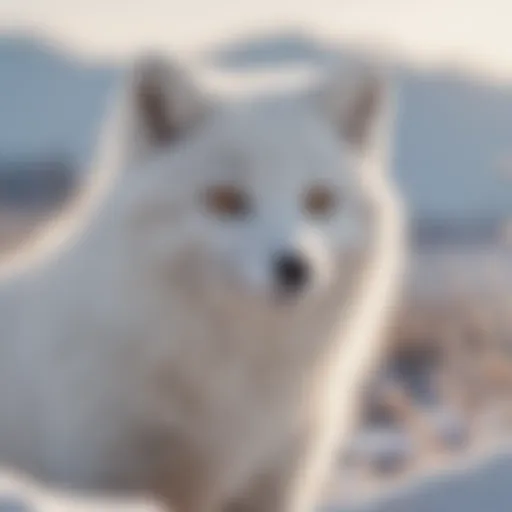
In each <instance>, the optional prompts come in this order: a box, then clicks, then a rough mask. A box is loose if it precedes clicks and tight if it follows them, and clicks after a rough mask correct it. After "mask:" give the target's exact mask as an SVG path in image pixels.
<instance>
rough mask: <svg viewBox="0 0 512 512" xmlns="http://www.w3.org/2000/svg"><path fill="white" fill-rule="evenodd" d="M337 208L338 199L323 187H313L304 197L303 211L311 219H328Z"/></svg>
mask: <svg viewBox="0 0 512 512" xmlns="http://www.w3.org/2000/svg"><path fill="white" fill-rule="evenodd" d="M338 206H339V198H338V197H337V196H336V194H334V192H332V191H331V190H329V188H327V187H325V186H320V185H317V186H314V187H311V188H310V189H309V190H307V191H306V194H305V195H304V203H303V208H304V211H305V212H306V213H307V214H308V215H311V216H313V217H328V216H329V215H331V214H332V213H333V212H334V211H335V210H336V208H337V207H338Z"/></svg>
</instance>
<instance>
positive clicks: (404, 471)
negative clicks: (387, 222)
mask: <svg viewBox="0 0 512 512" xmlns="http://www.w3.org/2000/svg"><path fill="white" fill-rule="evenodd" d="M511 19H512V3H510V1H509V0H429V1H427V0H315V1H310V0H295V1H294V2H291V1H287V0H272V1H270V0H260V1H258V2H255V1H254V0H237V1H234V0H217V1H216V2H210V1H209V0H188V1H187V2H178V1H176V0H145V1H144V2H142V1H140V0H131V1H130V2H126V1H122V0H88V1H87V2H78V1H77V0H1V1H0V251H1V252H2V253H7V252H9V251H12V250H17V249H19V247H20V246H21V245H22V243H23V241H24V240H25V239H26V238H27V237H28V236H31V235H33V234H37V232H38V230H41V229H44V226H45V225H46V223H47V222H48V221H49V220H50V219H51V217H52V216H53V215H55V214H56V213H57V212H58V211H59V209H60V208H62V207H63V205H65V204H66V201H67V200H68V199H69V198H70V197H71V195H72V194H73V192H74V191H75V190H77V189H78V188H79V187H80V185H81V182H82V179H83V177H84V175H85V173H87V170H88V164H89V162H90V159H91V157H92V155H93V151H94V147H95V143H96V140H97V138H98V135H99V128H100V126H101V123H102V121H103V117H104V115H105V113H106V107H107V105H108V103H109V100H110V99H111V95H112V93H113V92H114V91H115V90H116V85H118V83H119V80H120V78H121V76H122V72H123V70H124V69H125V67H126V65H127V63H128V62H129V60H130V58H131V56H133V54H134V53H135V52H139V51H140V50H141V49H143V48H152V47H156V48H160V49H165V50H167V51H169V52H170V53H172V54H175V55H177V56H178V57H179V58H181V59H182V60H184V61H185V63H187V64H188V65H189V66H191V67H192V68H193V69H194V70H195V72H196V73H197V74H198V75H199V76H200V78H201V79H202V80H203V81H204V82H206V84H207V85H208V86H210V87H212V88H214V89H215V90H216V91H218V92H219V93H226V94H231V95H232V94H237V95H239V94H241V95H243V94H249V93H253V92H254V91H255V90H258V89H265V88H268V87H295V86H297V85H302V84H303V83H304V82H305V81H307V80H308V79H309V78H311V77H312V76H314V75H315V73H317V72H318V71H320V70H321V69H322V68H323V67H324V66H326V65H328V64H330V63H331V62H332V61H333V60H335V59H338V58H343V57H346V56H350V57H352V56H354V55H356V56H357V55H358V54H360V53H366V52H371V53H373V54H376V55H378V56H379V57H380V58H382V59H384V60H386V61H387V62H388V63H389V64H390V65H391V66H392V67H393V68H394V71H395V76H396V82H397V88H398V112H397V122H396V145H395V152H394V172H395V178H396V180H397V181H398V183H399V186H400V188H401V190H402V192H403V194H404V196H405V198H406V203H407V207H408V210H409V214H410V218H411V244H412V261H411V273H410V277H409V281H408V287H407V291H406V294H407V295H406V300H405V303H404V307H403V308H402V309H401V310H400V311H399V313H398V315H397V318H396V321H395V323H394V325H393V328H392V330H391V332H390V335H389V339H388V347H389V348H388V359H387V361H386V364H385V365H384V367H383V368H382V371H381V372H380V373H379V374H378V375H375V377H374V379H373V381H372V382H371V383H370V385H369V386H368V390H367V393H366V405H365V408H364V415H363V418H362V420H361V424H360V427H359V429H358V432H357V434H356V436H355V438H354V440H353V443H352V444H351V446H349V447H348V449H347V450H346V451H345V452H343V453H340V456H339V467H338V472H337V473H336V474H335V475H334V478H333V483H332V493H330V494H329V496H328V497H327V502H328V503H329V504H332V510H334V511H349V510H350V511H353V510H360V509H361V507H363V508H364V507H369V508H368V510H370V509H371V510H374V511H376V512H377V511H379V512H385V511H388V510H393V511H395V512H396V511H397V510H399V511H403V512H408V511H411V512H412V511H414V512H434V511H436V512H442V511H443V510H450V511H451V512H453V511H454V510H455V511H457V510H464V511H471V512H472V511H475V512H477V511H480V510H483V509H486V510H488V511H489V512H502V511H503V512H505V511H509V510H510V507H511V504H512V485H511V484H512V457H510V458H509V457H508V455H507V452H509V450H508V446H507V445H508V444H509V441H510V436H511V433H512V310H511V307H510V306H511V305H512V260H511V256H512V247H511V245H510V244H511V243H512V30H510V23H511V21H510V20H511ZM493 454H496V455H493ZM6 482H7V483H5V485H4V484H2V486H0V491H2V490H3V489H4V487H5V492H6V494H5V496H6V498H5V499H4V500H3V501H2V499H3V498H2V497H1V496H0V512H4V511H14V510H22V508H12V507H16V506H18V505H19V506H20V507H22V506H26V507H30V506H33V507H34V509H33V510H45V511H46V510H48V511H49V512H50V511H52V512H53V511H55V510H57V508H56V507H57V505H56V504H55V503H54V502H53V501H51V502H50V501H44V500H43V501H41V500H42V498H41V500H39V498H37V499H35V496H36V493H35V491H34V492H32V491H26V490H24V491H22V490H20V491H19V492H17V491H16V490H13V489H16V485H17V484H16V482H13V481H11V480H7V481H6ZM13 493H14V494H13ZM31 493H32V494H31ZM19 495H22V496H21V498H20V500H21V501H20V500H18V496H19ZM12 496H14V501H13V499H12ZM17 500H18V501H17ZM38 500H39V501H38ZM32 502H33V503H32ZM43 502H44V504H42V503H43ZM29 503H32V505H29ZM50 503H51V504H50ZM9 507H11V508H9ZM62 507H63V508H58V510H78V509H75V508H73V507H75V505H73V507H72V506H71V505H69V503H68V504H67V505H62ZM98 507H99V508H98ZM29 509H30V508H27V510H29ZM93 509H95V510H98V509H101V510H104V509H105V510H106V508H104V507H103V506H99V505H96V506H94V507H93ZM23 510H24V509H23ZM30 510H32V509H30ZM80 510H81V509H80ZM88 510H90V509H88ZM123 510H124V509H123ZM330 510H331V509H330ZM365 510H366V509H365Z"/></svg>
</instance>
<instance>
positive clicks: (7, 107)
mask: <svg viewBox="0 0 512 512" xmlns="http://www.w3.org/2000/svg"><path fill="white" fill-rule="evenodd" d="M117 76H118V70H117V69H116V68H115V67H110V66H106V65H100V64H90V63H88V62H85V61H84V60H81V59H79V58H78V57H76V56H74V55H71V54H68V53H67V52H66V51H65V50H64V49H63V48H61V47H57V46H55V45H52V44H51V43H49V42H48V41H43V40H38V39H34V38H32V37H30V36H24V35H23V34H14V35H5V36H4V37H2V38H0V161H2V162H4V161H9V160H15V159H17V158H18V157H19V158H21V159H22V160H25V159H26V158H27V155H28V156H30V157H38V156H41V155H42V156H43V157H45V156H46V155H48V154H61V153H65V154H67V155H69V156H70V157H71V158H72V159H73V160H74V164H75V163H76V164H77V165H78V166H81V165H82V164H85V162H86V161H87V159H88V157H89V155H90V153H91V145H92V143H93V134H94V132H95V131H96V128H97V125H98V122H99V121H100V118H101V114H102V112H103V111H104V108H105V100H106V99H107V94H106V93H107V92H108V91H109V90H110V89H111V87H112V86H113V85H114V84H115V82H116V77H117Z"/></svg>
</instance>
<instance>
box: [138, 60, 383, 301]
mask: <svg viewBox="0 0 512 512" xmlns="http://www.w3.org/2000/svg"><path fill="white" fill-rule="evenodd" d="M162 66H163V64H162V63H155V62H152V65H151V66H148V65H147V64H146V67H143V68H142V69H144V71H145V72H144V73H143V74H141V75H140V76H139V82H138V85H139V87H140V89H139V90H138V94H139V96H138V97H136V99H137V98H138V100H139V107H140V108H141V111H140V117H138V118H136V119H138V122H139V126H138V127H137V128H136V132H135V133H136V136H137V137H138V139H137V141H136V144H135V143H134V144H132V146H133V148H135V147H136V148H138V149H137V150H136V151H137V153H136V158H135V159H134V160H135V161H136V164H135V165H134V167H135V168H136V170H134V171H133V172H136V173H140V172H142V173H143V174H144V173H155V174H156V175H158V179H157V180H155V183H157V184H158V185H157V186H158V191H157V192H156V193H155V191H152V192H151V194H152V198H151V201H152V203H151V207H150V208H149V210H150V211H153V212H154V211H156V212H159V213H158V214H157V215H149V216H148V219H149V220H148V221H147V222H145V224H144V228H143V229H144V240H146V242H148V243H147V248H148V250H150V251H153V250H154V251H157V252H158V255H157V258H156V259H157V260H159V261H162V262H164V265H165V264H166V261H169V262H170V261H171V260H172V269H173V272H174V273H175V274H177V275H176V276H175V277H176V278H177V279H178V280H179V279H181V280H182V282H186V283H187V286H188V287H189V288H190V289H194V290H195V292H196V293H199V294H201V295H202V296H204V297H210V296H211V297H212V298H213V300H215V301H220V302H222V301H224V300H228V301H229V303H230V304H239V305H242V304H245V303H247V301H259V302H262V303H265V304H267V305H268V306H269V307H279V306H280V305H283V304H287V305H290V304H298V303H302V304H303V303H305V302H307V301H309V300H314V299H315V298H319V297H322V296H325V294H327V293H329V291H330V290H332V289H333V287H335V286H343V285H344V283H346V282H347V281H349V280H350V278H351V277H352V276H353V274H354V273H355V272H356V271H357V270H356V269H357V266H358V264H361V263H362V262H363V261H364V258H365V255H366V254H367V253H368V250H369V246H370V245H371V243H372V240H373V236H374V232H375V223H376V222H378V207H379V205H378V201H379V199H378V187H377V186H376V183H378V182H379V179H378V178H377V177H376V176H375V174H377V173H378V172H380V170H375V169H370V168H369V167H370V166H369V165H368V161H369V160H371V159H370V158H369V157H368V156H367V154H366V147H365V145H366V144H369V141H370V139H371V138H372V135H373V133H372V129H371V128H372V126H373V125H374V122H375V119H376V117H377V113H378V110H379V108H380V94H381V92H382V91H381V90H380V85H381V84H380V83H379V82H377V81H371V79H374V77H373V76H371V77H370V76H369V77H361V79H363V78H366V80H368V81H367V82H361V83H359V86H358V87H360V95H358V94H354V91H351V90H348V89H347V90H345V91H341V92H340V94H344V95H345V97H343V98H341V100H340V102H339V103H338V104H336V102H334V103H333V99H332V98H323V99H324V100H325V101H324V102H323V103H322V101H320V100H321V99H322V98H319V97H316V96H315V97H313V96H311V97H309V96H308V97H307V98H306V97H304V98H298V97H297V98H295V97H294V98H274V99H261V100H257V101H253V102H250V103H247V104H243V103H242V104H236V105H231V106H222V107H219V108H215V109H210V110H203V111H202V112H203V115H199V112H200V108H199V105H200V104H201V103H200V102H197V103H195V106H196V110H195V113H194V115H192V111H193V110H194V109H193V108H192V103H190V105H189V108H190V111H189V115H190V117H189V119H190V120H191V121H190V123H191V124H190V125H189V126H187V128H188V130H186V129H183V131H182V132H180V129H179V128H178V126H179V123H178V124H177V125H176V126H175V125H173V124H172V122H171V119H170V118H169V117H166V116H167V114H166V112H168V111H169V102H170V101H171V99H170V96H169V94H170V93H169V91H171V90H172V83H171V82H172V80H171V78H170V75H169V73H170V71H169V70H168V69H167V68H166V67H165V66H164V67H163V68H162ZM164 71H166V73H168V75H166V73H165V72H164ZM165 76H167V79H168V80H169V82H165V81H163V78H164V77H165ZM157 77H158V78H159V80H160V81H158V80H156V78H157ZM150 78H151V79H153V82H151V81H150ZM173 79H174V80H176V77H174V78H173ZM144 80H147V82H145V81H144ZM149 85H151V88H148V87H149ZM174 85H175V86H176V84H174ZM144 88H146V89H144ZM189 92H190V91H189ZM331 93H332V91H331ZM182 94H184V92H183V91H182ZM148 100H151V101H148ZM184 101H185V99H181V102H182V103H181V104H180V105H181V106H182V107H184V105H183V102H184ZM188 101H190V99H189V100H188ZM203 108H204V105H203ZM329 108H332V109H339V111H340V114H342V116H346V119H339V120H337V119H336V118H333V117H332V116H331V114H332V112H329ZM144 109H145V110H144ZM166 109H167V110H166ZM351 116H352V117H351ZM185 119H186V118H185ZM192 119H194V120H193V121H192ZM180 122H182V121H180ZM144 123H145V124H144ZM181 126H183V127H184V126H185V124H183V125H181ZM176 134H179V136H178V135H176ZM142 135H144V136H145V137H146V139H145V144H141V140H140V138H141V137H142ZM151 137H152V138H151ZM140 168H142V170H140ZM376 192H377V193H376ZM144 201H145V200H143V201H142V203H144ZM162 212H163V213H162ZM146 242H143V243H144V245H146ZM151 260H152V258H151ZM210 293H213V295H209V294H210Z"/></svg>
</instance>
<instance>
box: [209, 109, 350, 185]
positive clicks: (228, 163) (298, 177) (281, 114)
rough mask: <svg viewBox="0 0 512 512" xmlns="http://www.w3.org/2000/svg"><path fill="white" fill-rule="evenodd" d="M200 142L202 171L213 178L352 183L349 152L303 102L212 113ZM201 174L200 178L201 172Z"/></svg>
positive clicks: (253, 180) (245, 180)
mask: <svg viewBox="0 0 512 512" xmlns="http://www.w3.org/2000/svg"><path fill="white" fill-rule="evenodd" d="M200 144H201V146H202V150H201V154H202V158H204V159H205V160H206V161H207V165H206V166H205V167H203V166H201V168H202V169H204V170H203V171H202V172H203V173H204V174H207V175H208V176H209V177H210V178H211V179H214V180H233V181H243V182H248V183H252V184H257V182H258V181H264V182H265V183H267V184H268V183H270V182H272V183H277V182H280V181H285V182H288V183H289V184H291V183H299V182H301V181H311V180H316V181H326V182H328V183H332V184H333V185H334V184H343V182H347V183H349V182H351V181H352V180H353V178H354V176H353V171H354V169H353V165H351V156H350V154H349V153H348V152H347V151H346V150H345V148H344V145H343V142H342V141H341V140H339V139H338V137H337V136H336V133H335V130H334V129H332V128H331V127H330V126H328V125H327V123H326V122H325V121H324V120H323V119H322V118H321V116H319V115H318V114H317V113H316V112H315V111H314V110H313V109H312V108H308V105H307V104H304V103H303V102H302V103H301V102H299V101H293V100H289V101H284V100H281V101H272V100H261V101H259V102H253V103H250V104H236V105H230V106H228V107H225V108H223V109H221V110H219V111H218V112H216V113H215V115H214V116H212V118H211V119H210V122H209V123H208V124H207V125H206V126H205V127H204V131H203V133H202V136H201V141H200ZM204 174H203V176H204Z"/></svg>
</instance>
